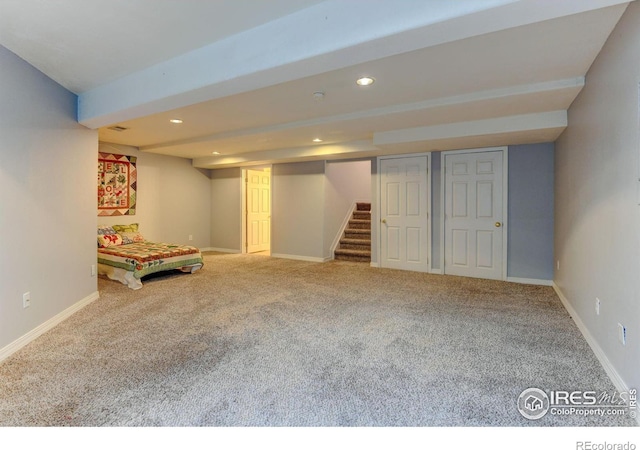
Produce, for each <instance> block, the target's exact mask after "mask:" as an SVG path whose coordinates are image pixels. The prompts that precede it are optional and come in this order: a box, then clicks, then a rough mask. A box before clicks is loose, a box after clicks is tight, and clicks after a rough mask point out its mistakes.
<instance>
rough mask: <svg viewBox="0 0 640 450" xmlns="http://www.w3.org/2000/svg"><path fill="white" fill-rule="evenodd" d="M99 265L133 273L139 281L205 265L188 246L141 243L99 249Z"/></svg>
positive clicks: (196, 250) (193, 248) (200, 255)
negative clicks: (145, 277)
mask: <svg viewBox="0 0 640 450" xmlns="http://www.w3.org/2000/svg"><path fill="white" fill-rule="evenodd" d="M98 263H99V264H106V265H108V266H113V267H118V268H121V269H124V270H127V271H130V272H133V276H134V277H135V278H137V279H140V278H142V277H143V276H145V275H149V274H151V273H154V272H161V271H163V270H172V269H177V268H180V267H184V266H190V265H193V264H202V254H201V253H200V250H199V249H197V248H196V247H190V246H187V245H175V244H164V243H157V242H138V243H134V244H127V245H118V246H112V247H107V248H99V249H98Z"/></svg>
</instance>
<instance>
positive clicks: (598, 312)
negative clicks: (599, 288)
mask: <svg viewBox="0 0 640 450" xmlns="http://www.w3.org/2000/svg"><path fill="white" fill-rule="evenodd" d="M599 315H600V299H599V298H598V297H596V316H599Z"/></svg>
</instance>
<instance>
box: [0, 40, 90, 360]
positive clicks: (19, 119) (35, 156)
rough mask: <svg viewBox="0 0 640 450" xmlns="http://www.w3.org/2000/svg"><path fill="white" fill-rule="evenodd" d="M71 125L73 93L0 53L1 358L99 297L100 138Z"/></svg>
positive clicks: (74, 109)
mask: <svg viewBox="0 0 640 450" xmlns="http://www.w3.org/2000/svg"><path fill="white" fill-rule="evenodd" d="M75 116H76V96H75V95H74V94H72V93H70V92H69V91H67V90H65V89H64V88H62V87H61V86H60V85H58V84H56V83H55V82H54V81H52V80H51V79H49V78H47V77H46V76H45V75H43V74H42V73H41V72H39V71H38V70H36V69H35V68H33V67H32V66H30V65H29V64H27V63H26V62H24V61H23V60H22V59H20V58H18V57H17V56H16V55H14V54H13V53H11V52H10V51H8V50H7V49H5V48H4V47H2V46H0V248H1V249H2V250H1V251H0V349H2V348H4V347H6V346H8V345H9V344H10V343H12V342H14V341H15V340H16V339H18V338H20V337H22V336H24V335H25V334H27V333H28V332H30V331H32V330H33V329H34V328H36V327H37V326H39V325H41V324H43V323H44V322H46V321H47V320H49V319H51V318H52V317H54V316H56V315H57V314H59V313H61V312H62V311H64V310H65V309H67V308H69V307H71V306H72V305H74V304H75V303H78V302H79V301H81V300H83V299H86V298H87V297H89V296H93V295H97V294H96V291H97V285H96V283H97V281H96V277H92V276H91V265H92V264H95V263H96V236H95V214H96V213H95V211H96V169H95V166H96V154H97V151H98V136H97V132H96V131H92V130H88V129H86V128H84V127H83V126H81V125H78V123H77V122H76V120H75ZM27 291H29V292H31V307H30V308H27V309H23V307H22V294H23V293H24V292H27Z"/></svg>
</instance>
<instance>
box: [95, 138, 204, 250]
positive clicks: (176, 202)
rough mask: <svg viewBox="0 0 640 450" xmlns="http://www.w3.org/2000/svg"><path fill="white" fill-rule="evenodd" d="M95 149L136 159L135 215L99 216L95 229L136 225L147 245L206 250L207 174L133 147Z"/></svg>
mask: <svg viewBox="0 0 640 450" xmlns="http://www.w3.org/2000/svg"><path fill="white" fill-rule="evenodd" d="M99 147H100V151H101V152H107V153H118V154H122V155H131V156H136V157H137V161H136V163H137V171H138V184H137V205H136V213H135V214H134V215H132V216H116V217H104V216H99V217H98V218H97V224H98V225H101V224H105V225H114V224H129V223H139V224H140V232H141V233H142V235H143V236H144V237H145V238H147V239H148V240H150V241H159V242H170V243H175V244H185V245H195V246H196V247H209V246H210V238H211V231H210V230H211V189H210V186H211V184H210V183H211V182H210V179H209V175H210V174H209V171H204V170H202V169H196V168H194V167H193V166H192V165H191V160H188V159H184V158H176V157H173V156H164V155H154V154H152V153H144V152H141V151H139V150H138V149H137V148H136V147H130V146H125V145H118V144H110V143H100V145H99ZM96 158H97V155H96ZM189 235H191V236H193V240H192V241H189Z"/></svg>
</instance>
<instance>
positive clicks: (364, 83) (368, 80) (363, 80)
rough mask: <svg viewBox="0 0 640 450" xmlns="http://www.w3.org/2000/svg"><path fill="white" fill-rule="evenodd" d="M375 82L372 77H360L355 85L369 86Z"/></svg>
mask: <svg viewBox="0 0 640 450" xmlns="http://www.w3.org/2000/svg"><path fill="white" fill-rule="evenodd" d="M375 81H376V79H375V78H372V77H362V78H358V79H357V80H356V84H358V86H371V85H372V84H373V83H375Z"/></svg>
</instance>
